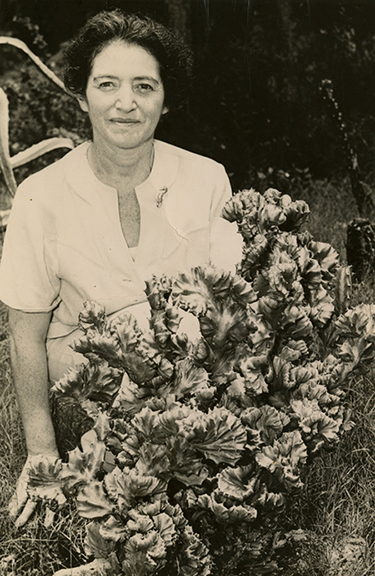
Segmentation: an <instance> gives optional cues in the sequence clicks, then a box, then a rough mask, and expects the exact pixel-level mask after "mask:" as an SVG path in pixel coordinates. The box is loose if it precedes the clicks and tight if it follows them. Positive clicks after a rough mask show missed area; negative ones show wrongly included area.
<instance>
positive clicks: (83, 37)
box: [64, 8, 192, 110]
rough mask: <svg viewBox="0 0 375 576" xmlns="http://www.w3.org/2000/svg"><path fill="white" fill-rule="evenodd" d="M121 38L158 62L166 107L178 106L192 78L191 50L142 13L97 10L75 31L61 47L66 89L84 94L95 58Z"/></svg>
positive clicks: (73, 92) (80, 94)
mask: <svg viewBox="0 0 375 576" xmlns="http://www.w3.org/2000/svg"><path fill="white" fill-rule="evenodd" d="M117 40H121V41H123V42H127V43H128V44H137V45H138V46H141V47H142V48H144V49H145V50H147V52H149V54H151V55H152V56H153V57H154V58H155V59H156V60H157V62H158V63H159V66H160V76H161V79H162V81H163V86H164V92H165V105H166V106H167V108H168V109H169V110H176V109H178V108H180V107H181V106H182V105H183V104H184V102H185V101H186V98H187V96H188V92H189V89H190V85H191V79H192V53H191V51H190V49H189V48H188V47H187V46H186V44H185V43H184V42H183V40H182V39H181V38H179V37H178V36H176V35H175V34H174V33H173V32H172V31H171V30H169V29H168V28H166V27H165V26H163V25H162V24H159V23H158V22H155V21H154V20H151V18H148V17H146V16H140V15H136V14H126V13H125V12H123V11H122V10H120V9H118V8H117V9H115V10H111V11H103V12H99V13H98V14H96V15H95V16H93V17H92V18H90V20H88V22H87V23H86V24H85V26H84V27H83V28H82V29H81V30H80V31H79V32H78V35H77V36H76V37H75V38H74V39H73V40H72V41H71V43H70V44H69V45H68V46H67V48H66V49H65V72H64V82H65V86H66V88H67V90H69V91H70V92H71V93H72V94H74V95H75V96H78V97H84V96H85V94H86V87H87V82H88V78H89V76H90V73H91V70H92V65H93V62H94V59H95V57H96V56H97V55H98V54H99V53H100V52H101V51H102V50H103V48H105V47H106V46H107V45H108V44H111V43H112V42H115V41H117Z"/></svg>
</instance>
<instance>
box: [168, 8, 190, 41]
mask: <svg viewBox="0 0 375 576" xmlns="http://www.w3.org/2000/svg"><path fill="white" fill-rule="evenodd" d="M165 3H166V5H167V8H168V14H169V25H170V27H171V28H172V29H173V30H174V31H175V32H177V33H178V34H179V35H180V36H181V37H182V38H183V39H184V40H185V42H186V43H187V44H189V45H190V44H191V0H165Z"/></svg>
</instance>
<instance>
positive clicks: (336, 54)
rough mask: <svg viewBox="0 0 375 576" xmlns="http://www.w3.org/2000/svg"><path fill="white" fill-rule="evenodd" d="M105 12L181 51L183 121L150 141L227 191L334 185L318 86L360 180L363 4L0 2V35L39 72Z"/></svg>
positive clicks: (369, 56)
mask: <svg viewBox="0 0 375 576" xmlns="http://www.w3.org/2000/svg"><path fill="white" fill-rule="evenodd" d="M113 7H120V8H123V9H125V10H129V11H134V10H135V11H139V12H142V13H146V14H147V15H150V16H152V17H154V18H156V19H158V20H159V21H161V22H163V23H166V24H169V25H170V26H172V27H173V28H174V29H176V30H177V31H178V32H179V33H180V34H181V35H182V36H184V37H185V39H186V40H187V41H188V42H190V43H191V45H192V48H193V51H194V54H195V61H196V69H195V88H194V91H193V95H192V98H191V100H190V105H189V109H188V110H185V111H184V113H179V114H177V115H174V116H173V115H171V116H170V118H169V119H167V120H166V121H165V122H164V123H163V125H162V126H161V128H160V134H159V136H160V137H162V138H165V139H167V140H169V141H171V142H173V143H176V144H179V145H181V146H185V147H187V148H189V149H191V150H195V151H197V152H201V153H204V154H206V155H209V156H212V157H214V158H216V159H217V160H219V161H221V162H223V163H224V164H225V166H226V167H227V170H228V171H229V173H230V174H231V178H232V181H233V184H234V187H244V186H247V185H249V184H251V183H252V180H253V178H254V174H255V175H256V174H257V172H259V171H261V172H264V171H267V170H268V169H269V168H271V169H272V170H274V171H277V170H281V171H283V172H284V173H286V172H289V173H293V172H295V171H300V170H306V169H308V170H309V171H310V173H311V174H313V175H314V176H318V177H323V176H329V175H331V174H338V173H340V174H345V173H346V170H347V169H346V165H345V155H344V154H343V151H342V144H341V139H340V134H339V133H338V130H337V127H336V126H335V124H334V122H333V121H332V119H331V117H330V115H329V111H328V110H327V107H326V105H325V103H324V102H323V100H322V98H321V95H320V93H319V85H320V83H321V81H322V80H323V79H326V78H329V79H331V80H332V83H333V86H334V89H335V93H336V96H337V99H338V102H339V105H340V107H341V109H342V112H343V117H344V120H345V122H346V126H347V131H348V134H349V137H350V139H351V142H352V144H353V146H354V148H355V149H356V150H357V152H358V156H359V161H360V166H361V168H362V172H363V173H364V174H366V175H367V174H368V175H372V171H373V168H372V164H373V155H374V154H373V151H374V148H375V141H374V134H375V130H374V128H375V113H374V107H373V102H374V96H375V94H374V92H375V83H374V80H373V78H375V69H374V68H375V35H374V34H373V22H374V21H375V3H374V2H372V1H370V0H367V1H365V0H362V1H360V0H107V1H105V0H53V1H52V2H51V0H3V2H2V4H1V7H0V18H1V28H2V31H3V33H7V34H12V35H14V36H17V37H19V38H21V39H24V40H25V41H26V42H27V43H28V44H29V46H30V48H32V49H33V50H34V51H35V52H37V53H39V55H40V56H41V57H42V58H44V59H45V60H48V58H49V57H51V56H53V55H55V54H56V53H57V52H58V50H59V49H60V46H61V44H62V43H64V42H65V41H67V40H68V39H69V38H70V37H71V36H72V35H73V34H74V33H75V32H76V30H77V29H78V28H79V27H80V26H81V25H82V24H83V23H84V22H85V21H86V19H87V18H88V17H89V16H91V15H93V14H95V13H96V12H98V11H100V10H102V9H110V8H113ZM36 26H37V27H38V29H37V28H36ZM8 54H10V53H9V52H7V55H8ZM9 58H10V59H12V56H11V55H10V56H9ZM14 58H15V59H16V60H17V58H18V60H17V62H19V56H18V55H17V56H14ZM4 66H5V65H4V64H2V65H1V64H0V68H2V70H1V69H0V73H1V71H3V72H4ZM5 68H6V66H5Z"/></svg>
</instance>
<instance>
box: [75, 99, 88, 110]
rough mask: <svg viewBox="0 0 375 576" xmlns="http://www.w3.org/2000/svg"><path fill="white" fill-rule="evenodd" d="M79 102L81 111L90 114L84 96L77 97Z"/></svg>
mask: <svg viewBox="0 0 375 576" xmlns="http://www.w3.org/2000/svg"><path fill="white" fill-rule="evenodd" d="M77 100H78V104H79V105H80V108H81V110H83V112H88V111H89V108H88V106H87V101H86V98H84V97H83V96H77Z"/></svg>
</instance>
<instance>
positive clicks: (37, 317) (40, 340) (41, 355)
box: [9, 308, 58, 455]
mask: <svg viewBox="0 0 375 576" xmlns="http://www.w3.org/2000/svg"><path fill="white" fill-rule="evenodd" d="M50 321H51V313H50V312H36V313H29V312H22V311H20V310H14V309H12V308H10V309H9V327H10V353H11V363H12V373H13V380H14V385H15V389H16V395H17V401H18V406H19V409H20V413H21V418H22V423H23V427H24V431H25V437H26V445H27V450H28V453H29V455H37V454H51V455H52V454H56V455H57V454H58V452H57V448H56V441H55V433H54V429H53V425H52V419H51V414H50V408H49V381H48V367H47V352H46V336H47V330H48V326H49V324H50Z"/></svg>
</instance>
